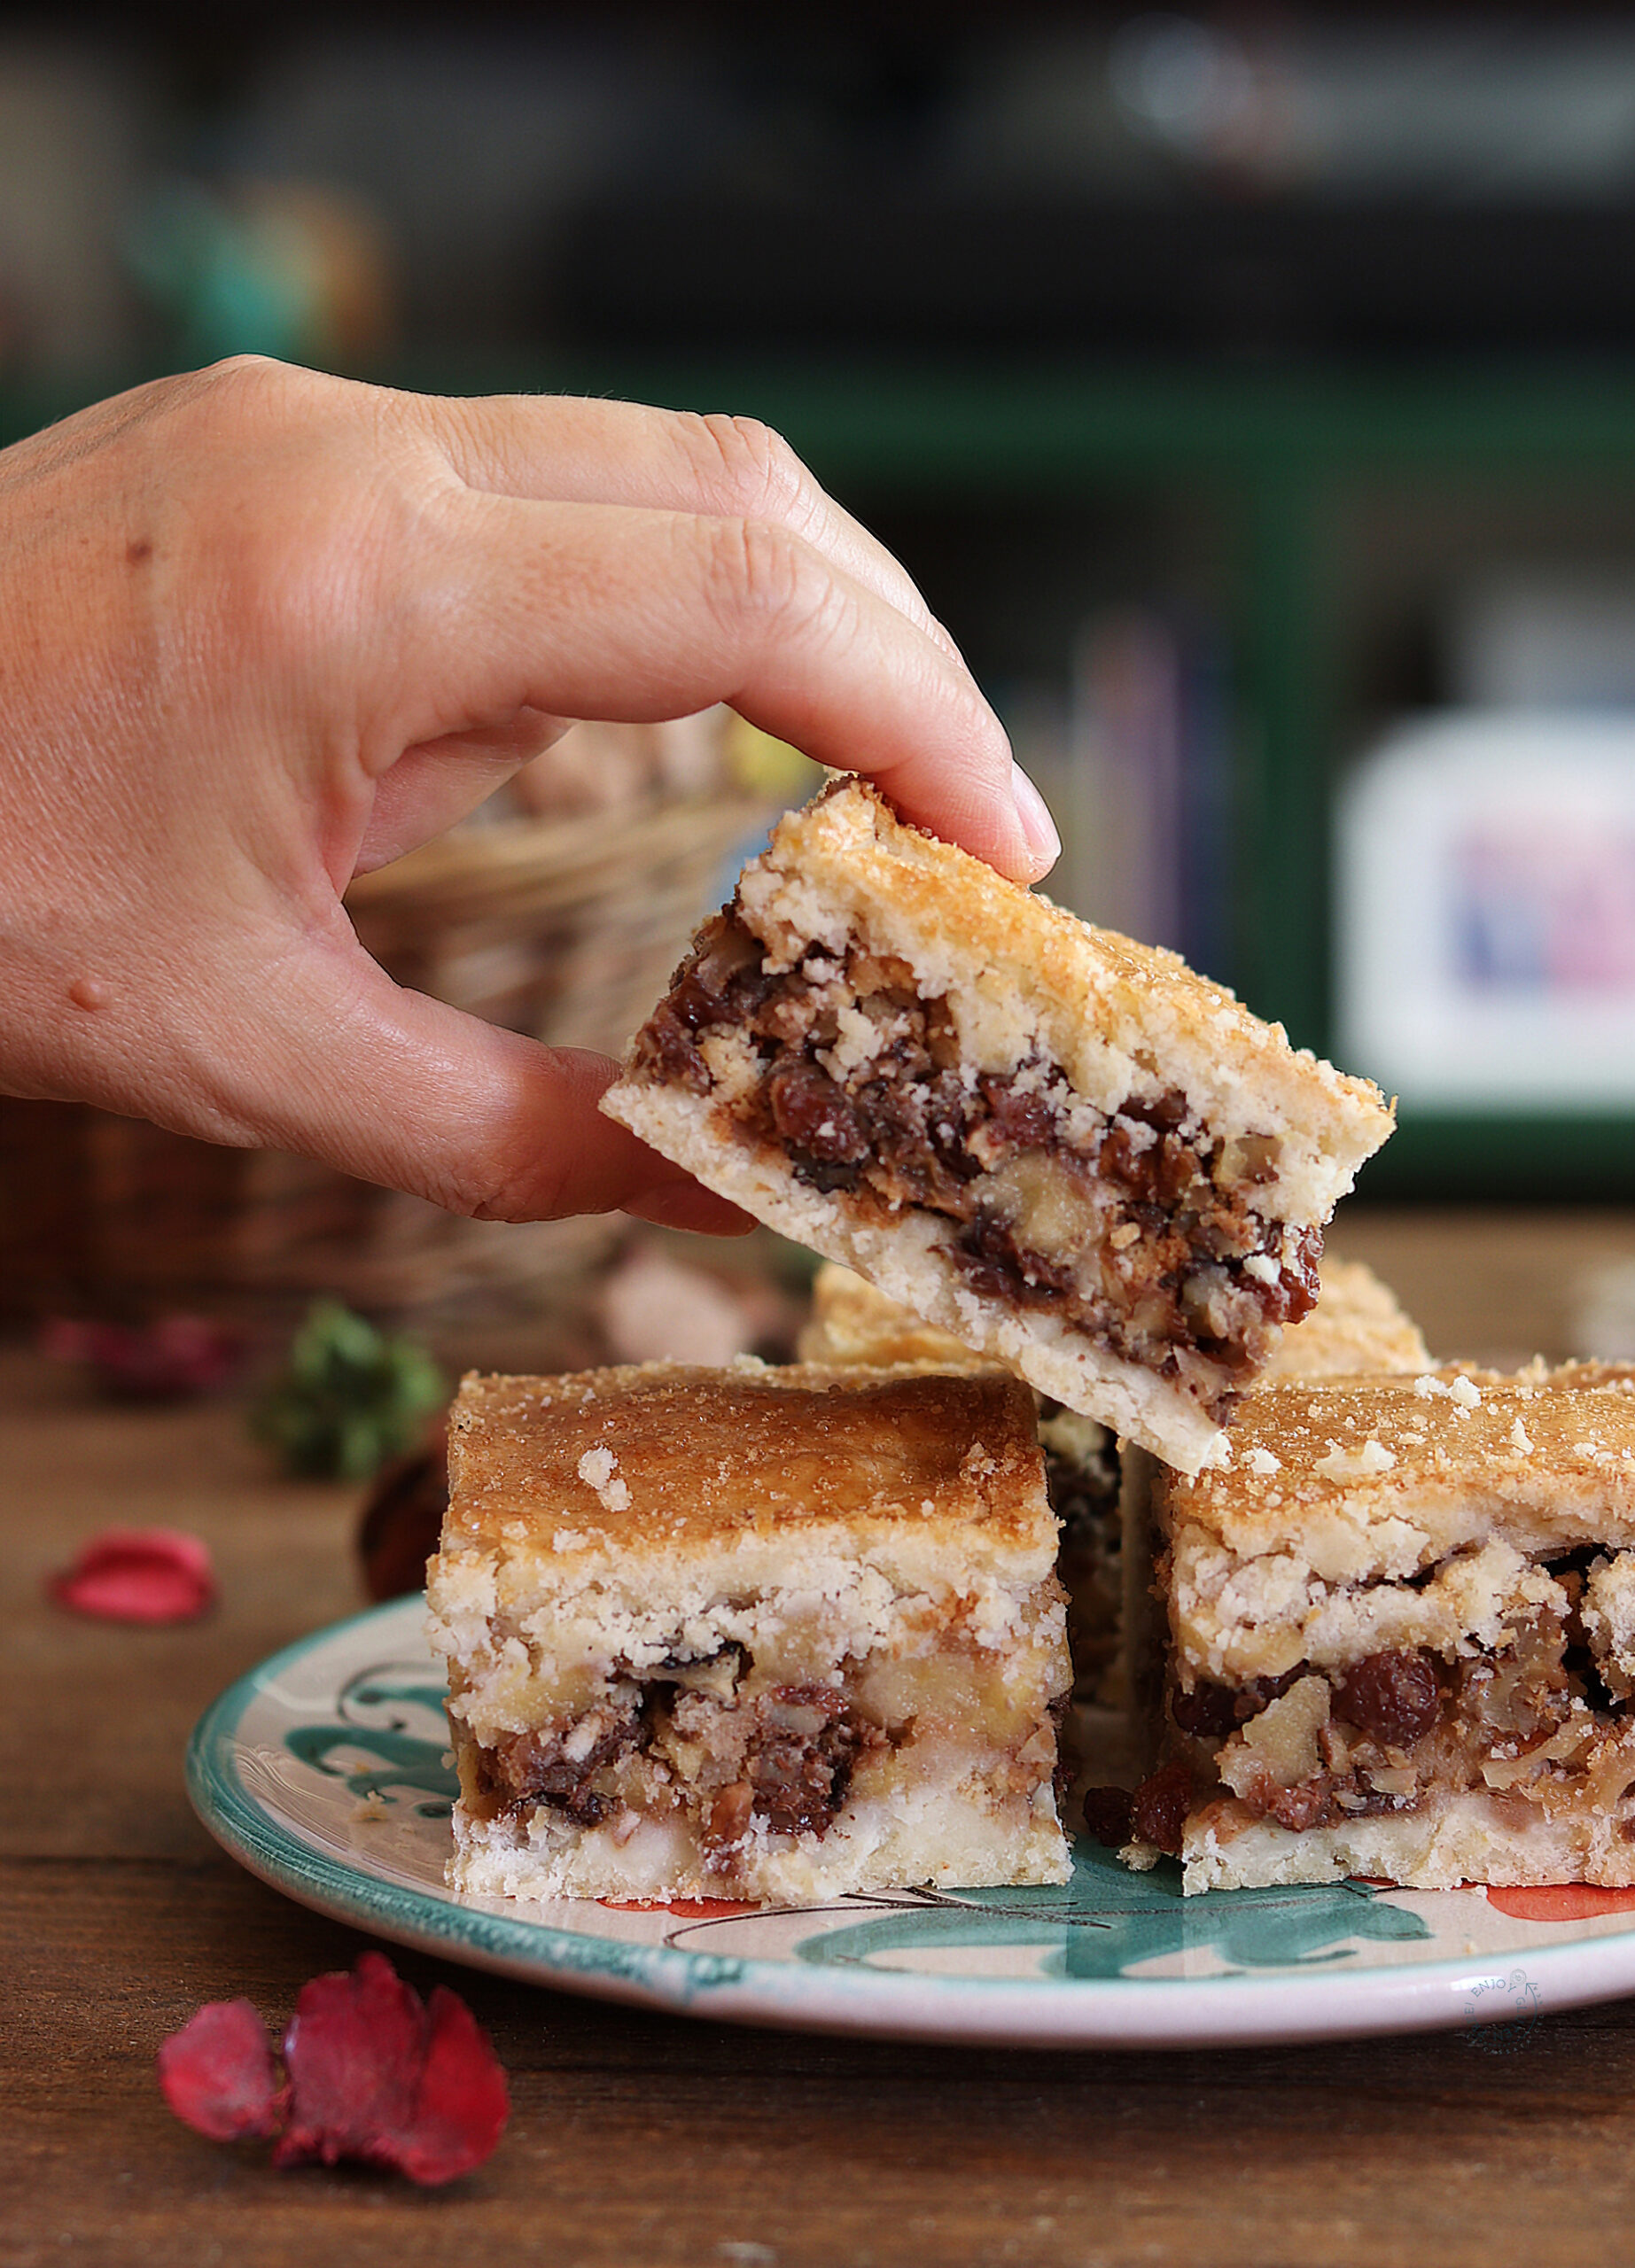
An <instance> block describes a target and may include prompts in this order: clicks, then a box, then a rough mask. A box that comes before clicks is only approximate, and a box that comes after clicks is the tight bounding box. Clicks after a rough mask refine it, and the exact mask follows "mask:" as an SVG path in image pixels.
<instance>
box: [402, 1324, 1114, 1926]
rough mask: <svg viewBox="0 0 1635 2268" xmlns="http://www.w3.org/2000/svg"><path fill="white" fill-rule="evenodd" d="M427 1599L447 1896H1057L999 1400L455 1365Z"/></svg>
mask: <svg viewBox="0 0 1635 2268" xmlns="http://www.w3.org/2000/svg"><path fill="white" fill-rule="evenodd" d="M449 1472H450V1496H449V1511H448V1523H447V1526H446V1527H445V1531H444V1538H443V1545H442V1550H441V1551H440V1554H439V1556H438V1557H437V1558H436V1559H434V1560H433V1562H432V1569H431V1574H430V1580H429V1582H428V1599H429V1603H430V1605H431V1610H432V1630H433V1636H434V1643H436V1644H437V1646H438V1647H439V1649H440V1651H442V1652H444V1653H445V1654H446V1655H447V1656H448V1662H449V1671H450V1702H449V1713H450V1721H451V1724H452V1727H453V1729H454V1736H455V1751H456V1754H457V1756H458V1759H459V1763H460V1773H461V1789H462V1792H461V1798H460V1802H459V1804H458V1806H456V1811H455V1840H456V1849H455V1858H454V1860H453V1862H452V1866H451V1870H450V1879H451V1881H453V1882H454V1883H455V1885H456V1886H458V1887H461V1888H464V1889H467V1890H471V1891H486V1892H489V1893H494V1894H499V1895H503V1896H515V1897H548V1896H562V1895H568V1896H589V1897H659V1896H665V1897H669V1896H678V1895H679V1896H701V1895H712V1896H726V1897H742V1898H751V1899H787V1900H790V1901H791V1902H809V1901H810V1900H812V1899H819V1898H827V1897H832V1896H836V1895H838V1894H840V1893H842V1892H844V1891H853V1890H860V1889H868V1888H872V1889H883V1888H888V1887H891V1886H893V1885H900V1884H910V1883H918V1882H938V1883H942V1884H969V1885H975V1884H998V1883H1026V1882H1056V1881H1061V1880H1063V1879H1065V1876H1066V1871H1067V1860H1066V1845H1065V1842H1064V1839H1063V1833H1062V1829H1061V1825H1060V1822H1059V1820H1058V1817H1057V1812H1056V1805H1055V1792H1054V1787H1053V1776H1054V1772H1055V1759H1056V1748H1055V1722H1054V1713H1055V1710H1056V1709H1057V1707H1058V1706H1059V1704H1060V1702H1061V1700H1062V1698H1063V1696H1064V1694H1065V1692H1066V1690H1067V1686H1068V1683H1069V1680H1070V1670H1069V1666H1068V1661H1067V1651H1066V1638H1065V1628H1064V1609H1063V1598H1062V1593H1061V1590H1060V1588H1059V1586H1058V1584H1057V1582H1056V1581H1055V1575H1054V1573H1053V1572H1052V1567H1053V1562H1054V1558H1055V1521H1054V1519H1053V1518H1052V1517H1051V1514H1050V1511H1049V1508H1048V1505H1047V1502H1046V1498H1045V1491H1044V1484H1043V1473H1042V1467H1041V1460H1040V1456H1039V1446H1038V1441H1037V1439H1036V1436H1035V1433H1034V1425H1033V1404H1032V1396H1031V1395H1030V1394H1028V1393H1027V1391H1026V1389H1025V1387H1024V1386H1022V1385H1021V1384H1020V1383H1019V1381H1017V1380H1016V1379H1011V1378H1008V1377H1006V1376H1003V1375H1002V1374H1000V1373H998V1372H986V1373H984V1374H981V1375H979V1376H969V1377H953V1376H946V1375H943V1374H939V1373H933V1372H921V1371H895V1372H892V1371H854V1372H849V1373H840V1372H836V1371H824V1370H821V1369H814V1368H811V1367H806V1366H795V1367H792V1368H790V1369H787V1370H773V1369H767V1368H766V1367H765V1366H763V1365H760V1364H757V1363H742V1364H739V1365H735V1366H734V1367H733V1368H732V1369H731V1370H728V1371H697V1370H689V1369H687V1368H685V1367H682V1366H678V1365H673V1364H666V1363H654V1364H647V1365H642V1366H640V1367H636V1368H629V1369H624V1370H617V1371H593V1372H587V1373H584V1374H581V1375H580V1376H577V1377H569V1378H564V1379H510V1378H496V1379H482V1378H477V1379H467V1381H466V1382H465V1384H464V1386H463V1387H462V1390H461V1394H460V1397H459V1400H458V1401H457V1402H456V1403H455V1410H454V1413H453V1417H452V1421H451V1425H450V1433H449Z"/></svg>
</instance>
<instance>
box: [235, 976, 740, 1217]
mask: <svg viewBox="0 0 1635 2268" xmlns="http://www.w3.org/2000/svg"><path fill="white" fill-rule="evenodd" d="M213 1017H214V1023H215V1031H216V1038H217V1040H218V1041H219V1043H220V1053H219V1056H218V1057H217V1063H218V1067H226V1066H230V1067H231V1068H230V1069H226V1068H218V1069H217V1071H216V1075H215V1076H214V1078H213V1079H211V1080H210V1082H209V1086H210V1089H211V1091H212V1095H211V1101H212V1107H211V1110H210V1112H209V1114H208V1115H209V1116H210V1117H211V1118H213V1119H214V1122H215V1123H214V1126H212V1125H210V1124H203V1123H196V1124H194V1125H193V1126H191V1128H190V1130H191V1131H197V1132H204V1133H210V1132H212V1131H214V1132H215V1133H216V1135H217V1138H220V1135H221V1128H222V1121H223V1120H225V1121H226V1122H227V1123H228V1124H229V1125H230V1126H231V1127H232V1128H233V1130H234V1132H233V1136H232V1138H237V1139H238V1140H240V1141H249V1142H253V1143H257V1144H261V1145H263V1146H269V1147H276V1148H279V1149H286V1150H293V1151H296V1152H299V1153H301V1154H302V1155H304V1156H307V1157H312V1158H318V1159H322V1160H323V1161H324V1162H325V1163H326V1164H329V1165H332V1166H335V1167H338V1168H339V1169H340V1170H341V1171H342V1172H344V1173H348V1174H353V1175H355V1176H356V1177H358V1178H359V1179H361V1180H364V1181H372V1182H378V1183H380V1184H384V1185H385V1187H387V1188H392V1189H401V1190H405V1191H408V1192H409V1193H410V1194H411V1195H414V1196H417V1197H425V1198H429V1199H430V1200H432V1203H434V1204H437V1205H441V1206H444V1207H446V1208H448V1210H449V1211H451V1212H455V1213H463V1214H467V1215H470V1216H472V1217H473V1218H475V1219H478V1220H485V1221H544V1220H557V1219H560V1218H562V1217H564V1216H567V1215H569V1214H575V1213H605V1212H611V1211H612V1210H614V1209H615V1208H619V1207H621V1206H623V1207H626V1208H629V1209H631V1210H633V1211H637V1212H639V1213H641V1214H642V1216H643V1217H644V1218H646V1219H650V1220H658V1221H663V1222H665V1223H667V1224H669V1225H672V1226H674V1227H678V1228H693V1229H698V1230H704V1231H713V1232H715V1233H718V1234H723V1233H731V1232H733V1231H736V1230H740V1229H743V1228H744V1227H746V1226H747V1225H748V1223H746V1221H745V1219H744V1216H743V1215H742V1214H741V1213H739V1212H738V1210H737V1208H736V1207H735V1206H731V1205H728V1204H727V1203H726V1202H725V1201H724V1200H721V1199H720V1198H717V1197H713V1196H712V1195H711V1194H710V1193H709V1192H707V1191H705V1190H704V1189H701V1188H700V1187H699V1186H698V1184H697V1183H696V1182H694V1181H693V1180H692V1179H691V1177H689V1175H687V1174H686V1173H684V1172H683V1171H682V1170H681V1169H680V1168H679V1167H676V1166H673V1165H672V1164H671V1163H670V1162H669V1161H668V1160H666V1159H664V1158H661V1157H659V1156H658V1153H657V1152H655V1151H652V1150H650V1149H649V1148H648V1147H647V1146H646V1144H645V1143H643V1142H640V1141H638V1140H637V1139H636V1138H635V1136H634V1135H632V1134H630V1133H629V1132H628V1131H627V1130H626V1129H625V1128H623V1127H620V1126H617V1125H615V1124H614V1123H613V1122H611V1120H609V1119H606V1118H603V1116H602V1115H601V1113H600V1112H599V1111H598V1110H597V1108H596V1105H597V1102H598V1101H599V1100H600V1099H601V1097H602V1095H603V1092H604V1091H605V1090H606V1089H607V1087H608V1086H609V1085H610V1084H611V1083H612V1081H613V1080H614V1079H615V1078H616V1077H617V1076H618V1066H617V1065H616V1064H614V1063H612V1062H611V1061H610V1060H608V1058H607V1057H606V1056H603V1055H596V1054H592V1053H591V1052H589V1051H588V1050H587V1049H583V1048H550V1047H544V1046H541V1045H540V1044H539V1043H538V1042H537V1041H535V1040H532V1039H526V1038H524V1037H521V1036H519V1035H518V1033H515V1032H510V1031H504V1030H502V1029H500V1028H499V1027H497V1026H496V1025H493V1024H487V1023H484V1022H483V1021H481V1020H480V1019H479V1018H478V1017H475V1016H471V1015H467V1014H463V1013H462V1012H461V1011H460V1010H459V1009H456V1008H452V1007H449V1006H448V1005H447V1004H446V1003H445V1002H443V1001H440V1000H434V999H432V998H428V997H427V996H426V995H425V994H424V993H421V992H413V991H409V990H406V989H404V988H403V987H401V986H400V985H398V984H395V983H393V981H392V979H391V978H390V977H389V976H388V975H386V974H385V970H384V969H382V968H381V967H380V966H379V964H378V962H376V961H374V960H372V959H370V956H369V955H368V954H367V953H366V952H365V951H363V949H362V946H361V945H359V944H357V942H356V940H355V938H353V937H351V935H350V931H348V932H347V937H346V940H345V941H343V940H340V939H338V938H335V937H333V936H331V937H329V938H314V937H313V936H311V935H310V934H308V935H307V936H304V937H303V938H302V940H301V942H300V944H299V945H298V946H296V947H294V948H292V950H291V951H289V952H287V953H286V954H285V955H284V956H283V957H282V959H281V962H280V965H279V966H278V967H277V973H276V981H273V982H264V983H263V984H262V986H261V987H260V988H259V989H258V991H257V995H256V997H255V998H253V999H252V998H240V999H239V1000H237V1002H230V1003H222V1002H220V1001H218V1002H217V1003H215V1004H214V1007H213ZM200 1028H201V1027H200V1026H199V1025H198V1024H195V1026H194V1029H200ZM212 1052H213V1054H214V1053H215V1052H216V1051H215V1048H214V1046H213V1049H212Z"/></svg>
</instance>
